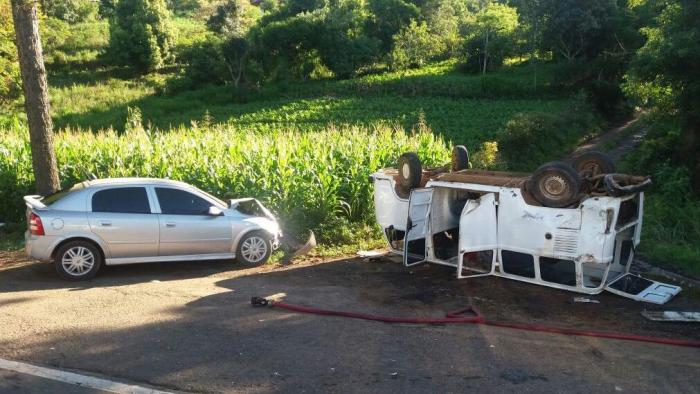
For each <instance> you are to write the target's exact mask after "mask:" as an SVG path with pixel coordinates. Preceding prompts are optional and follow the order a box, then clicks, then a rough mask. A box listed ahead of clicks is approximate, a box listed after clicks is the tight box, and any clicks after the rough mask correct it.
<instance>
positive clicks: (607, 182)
mask: <svg viewBox="0 0 700 394" xmlns="http://www.w3.org/2000/svg"><path fill="white" fill-rule="evenodd" d="M629 178H630V177H629V176H628V175H624V174H608V175H606V176H605V177H604V178H603V185H604V186H605V191H606V192H608V194H609V195H611V196H612V197H622V196H628V195H630V194H635V193H639V192H643V191H644V190H646V189H648V188H649V187H651V178H647V179H645V180H644V181H643V182H640V183H631V182H629Z"/></svg>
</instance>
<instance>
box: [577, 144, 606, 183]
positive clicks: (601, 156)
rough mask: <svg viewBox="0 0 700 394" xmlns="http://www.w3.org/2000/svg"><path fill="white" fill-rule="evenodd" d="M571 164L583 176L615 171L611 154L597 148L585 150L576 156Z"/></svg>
mask: <svg viewBox="0 0 700 394" xmlns="http://www.w3.org/2000/svg"><path fill="white" fill-rule="evenodd" d="M571 165H572V166H573V167H574V169H576V171H578V173H579V174H580V175H581V176H582V177H587V176H593V175H599V174H611V173H614V172H615V163H613V161H612V159H611V158H610V156H608V155H606V154H605V153H603V152H599V151H596V150H591V151H588V152H583V153H581V154H580V155H578V156H576V157H574V159H573V161H572V162H571Z"/></svg>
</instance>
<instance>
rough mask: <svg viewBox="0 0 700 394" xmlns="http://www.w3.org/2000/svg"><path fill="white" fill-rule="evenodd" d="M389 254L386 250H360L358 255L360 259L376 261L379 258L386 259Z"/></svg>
mask: <svg viewBox="0 0 700 394" xmlns="http://www.w3.org/2000/svg"><path fill="white" fill-rule="evenodd" d="M386 254H387V252H386V251H384V250H360V251H358V252H357V255H358V256H360V257H364V258H366V259H374V258H378V257H384V256H386Z"/></svg>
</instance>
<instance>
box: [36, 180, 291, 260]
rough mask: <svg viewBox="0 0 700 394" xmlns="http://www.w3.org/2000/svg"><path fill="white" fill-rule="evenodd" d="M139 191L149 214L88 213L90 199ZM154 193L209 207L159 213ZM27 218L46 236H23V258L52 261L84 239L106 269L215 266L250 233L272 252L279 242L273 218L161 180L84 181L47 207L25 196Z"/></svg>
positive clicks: (230, 254) (278, 233) (37, 197)
mask: <svg viewBox="0 0 700 394" xmlns="http://www.w3.org/2000/svg"><path fill="white" fill-rule="evenodd" d="M125 187H143V188H145V190H146V193H147V195H148V204H149V205H150V212H151V213H115V212H93V210H92V197H93V195H94V194H95V193H97V192H99V191H101V190H106V189H114V188H125ZM156 188H164V189H176V190H180V191H184V192H188V193H191V194H193V195H195V196H197V197H200V198H202V199H204V200H206V201H207V202H209V203H211V207H212V208H211V209H210V211H211V212H210V213H209V214H202V215H192V214H189V215H174V214H167V215H166V214H163V213H162V211H161V207H160V203H159V200H158V196H157V194H156ZM24 200H25V202H26V204H27V217H29V215H30V214H31V213H34V214H36V215H38V216H39V217H40V218H41V222H42V224H43V228H44V233H45V235H41V236H36V235H33V234H31V233H30V232H29V231H27V232H26V233H25V241H26V253H27V255H28V256H30V257H32V258H35V259H37V260H41V261H52V260H53V257H54V256H53V254H54V252H55V251H56V250H57V248H58V247H59V246H60V245H61V244H63V243H65V242H67V241H69V240H76V239H88V240H90V241H93V242H94V243H95V244H97V245H98V246H99V247H100V249H101V251H102V253H103V254H104V258H105V260H104V261H105V264H107V265H116V264H131V263H147V262H162V261H186V260H217V259H232V258H235V257H236V249H237V246H238V241H239V240H240V239H241V238H242V237H243V236H244V235H245V234H246V233H249V232H251V231H256V230H261V231H265V232H267V233H268V234H269V235H270V236H271V238H272V239H273V246H274V247H276V245H277V244H278V240H279V237H280V236H281V232H280V228H279V225H278V224H277V222H276V220H275V219H274V217H272V215H270V214H269V212H267V211H266V210H264V209H263V210H264V211H266V212H267V215H263V216H253V215H248V214H244V213H242V212H240V211H239V210H237V209H236V207H237V204H236V201H237V200H232V204H231V206H230V207H229V206H228V204H226V203H224V202H223V201H221V200H219V199H217V198H216V197H213V196H211V195H209V194H207V193H205V192H203V191H201V190H199V189H197V188H195V187H193V186H191V185H188V184H186V183H183V182H177V181H172V180H166V179H150V178H112V179H101V180H94V181H85V182H83V183H81V184H78V185H76V187H74V188H73V189H72V190H71V191H69V192H68V193H67V194H66V195H65V196H63V197H62V198H60V199H59V200H57V201H55V202H53V203H52V204H49V205H48V206H47V205H44V203H42V201H41V196H26V197H25V198H24Z"/></svg>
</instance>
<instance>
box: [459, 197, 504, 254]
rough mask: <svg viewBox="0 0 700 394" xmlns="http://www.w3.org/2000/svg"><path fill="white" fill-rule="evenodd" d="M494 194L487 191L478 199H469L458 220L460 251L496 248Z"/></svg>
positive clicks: (496, 229)
mask: <svg viewBox="0 0 700 394" xmlns="http://www.w3.org/2000/svg"><path fill="white" fill-rule="evenodd" d="M497 223H498V222H497V219H496V195H495V194H494V193H488V194H484V195H483V196H481V198H480V199H478V200H469V201H468V202H467V204H466V205H465V206H464V209H463V210H462V215H461V218H460V221H459V251H460V253H469V252H476V251H480V250H495V249H496V248H498V228H497Z"/></svg>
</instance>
